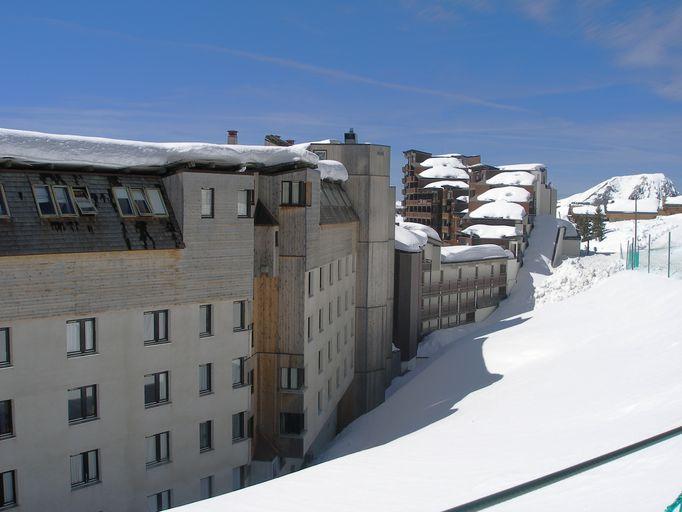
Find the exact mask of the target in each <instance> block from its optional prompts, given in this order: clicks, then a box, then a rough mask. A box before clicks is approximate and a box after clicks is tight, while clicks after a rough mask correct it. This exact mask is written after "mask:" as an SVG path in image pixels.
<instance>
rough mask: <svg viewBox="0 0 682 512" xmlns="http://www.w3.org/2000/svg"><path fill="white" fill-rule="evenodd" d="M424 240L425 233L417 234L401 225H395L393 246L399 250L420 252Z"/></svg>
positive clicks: (425, 239) (425, 240) (424, 242)
mask: <svg viewBox="0 0 682 512" xmlns="http://www.w3.org/2000/svg"><path fill="white" fill-rule="evenodd" d="M426 242H427V238H426V235H423V236H419V234H418V233H415V232H413V231H410V230H409V229H405V228H404V227H402V226H396V227H395V248H396V249H397V250H399V251H404V252H421V250H422V248H423V247H424V246H425V245H426Z"/></svg>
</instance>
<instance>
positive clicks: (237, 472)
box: [232, 468, 242, 491]
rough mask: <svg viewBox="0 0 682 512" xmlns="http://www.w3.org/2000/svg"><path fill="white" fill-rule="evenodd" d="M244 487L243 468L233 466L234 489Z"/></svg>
mask: <svg viewBox="0 0 682 512" xmlns="http://www.w3.org/2000/svg"><path fill="white" fill-rule="evenodd" d="M241 488H242V472H241V468H232V489H233V490H235V491H236V490H237V489H241Z"/></svg>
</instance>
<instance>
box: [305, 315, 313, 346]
mask: <svg viewBox="0 0 682 512" xmlns="http://www.w3.org/2000/svg"><path fill="white" fill-rule="evenodd" d="M306 324H307V325H306V329H307V331H308V341H310V340H312V339H313V317H311V316H309V317H308V318H307V322H306Z"/></svg>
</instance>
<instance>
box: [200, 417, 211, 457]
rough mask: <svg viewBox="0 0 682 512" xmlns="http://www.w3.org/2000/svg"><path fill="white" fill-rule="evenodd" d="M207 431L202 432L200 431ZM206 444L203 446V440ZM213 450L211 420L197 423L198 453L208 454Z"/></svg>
mask: <svg viewBox="0 0 682 512" xmlns="http://www.w3.org/2000/svg"><path fill="white" fill-rule="evenodd" d="M204 428H205V429H207V430H208V432H204V431H203V430H202V429H204ZM205 439H206V440H207V444H205V445H204V444H203V443H204V440H205ZM212 450H213V420H206V421H202V422H201V423H199V453H204V452H210V451H212Z"/></svg>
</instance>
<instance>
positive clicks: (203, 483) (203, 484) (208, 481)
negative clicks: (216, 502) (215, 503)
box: [199, 475, 213, 500]
mask: <svg viewBox="0 0 682 512" xmlns="http://www.w3.org/2000/svg"><path fill="white" fill-rule="evenodd" d="M199 488H200V496H201V499H202V500H205V499H207V498H212V497H213V475H211V476H207V477H205V478H202V479H201V480H200V481H199Z"/></svg>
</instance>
